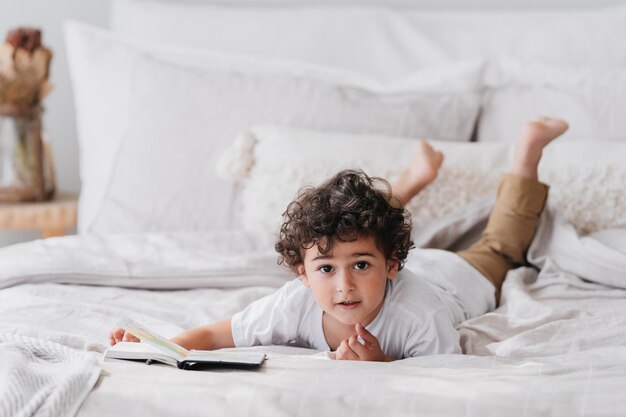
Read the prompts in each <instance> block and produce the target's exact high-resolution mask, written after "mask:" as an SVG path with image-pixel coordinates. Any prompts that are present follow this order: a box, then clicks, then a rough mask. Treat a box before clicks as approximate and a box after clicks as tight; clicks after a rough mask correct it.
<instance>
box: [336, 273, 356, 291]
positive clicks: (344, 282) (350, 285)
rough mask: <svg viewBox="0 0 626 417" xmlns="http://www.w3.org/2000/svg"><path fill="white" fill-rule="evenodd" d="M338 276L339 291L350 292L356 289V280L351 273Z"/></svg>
mask: <svg viewBox="0 0 626 417" xmlns="http://www.w3.org/2000/svg"><path fill="white" fill-rule="evenodd" d="M337 275H338V276H337V291H339V292H349V291H352V290H353V289H354V280H353V279H352V274H351V273H350V271H341V272H340V273H339V274H337Z"/></svg>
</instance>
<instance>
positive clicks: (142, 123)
mask: <svg viewBox="0 0 626 417" xmlns="http://www.w3.org/2000/svg"><path fill="white" fill-rule="evenodd" d="M103 38H104V36H103ZM103 42H104V43H106V42H108V43H111V44H113V45H114V46H115V48H119V47H120V45H123V44H124V41H123V40H121V39H118V38H115V37H110V36H109V37H106V39H105V40H103ZM103 51H104V52H106V50H104V49H103ZM197 53H198V54H200V55H202V56H204V55H203V54H202V53H200V52H198V51H197ZM130 54H131V55H133V54H134V55H133V59H132V71H131V75H130V81H127V83H128V85H129V86H130V87H129V93H128V100H129V103H130V104H125V106H128V107H127V109H128V110H127V111H128V116H126V119H127V123H126V125H125V128H124V129H121V130H120V132H119V133H120V134H121V136H122V138H121V139H120V138H118V139H117V140H116V141H117V142H118V143H119V146H118V147H117V149H116V153H115V155H114V160H113V162H114V165H113V166H112V167H111V169H110V171H109V175H108V181H107V182H106V183H105V184H104V186H103V187H102V188H100V190H102V199H101V200H100V201H99V203H98V204H94V206H93V208H92V210H93V209H94V208H97V210H94V214H93V215H92V216H91V217H90V222H89V223H88V224H81V231H89V232H94V233H99V234H107V233H120V232H142V231H163V230H215V229H226V228H231V227H233V226H237V225H236V224H233V223H232V222H231V218H230V214H231V212H232V201H233V199H234V198H235V197H236V195H235V192H234V191H235V190H234V189H233V187H232V184H230V183H229V182H226V181H223V180H220V179H219V178H218V177H217V175H216V174H215V167H214V165H215V161H216V159H217V157H218V156H219V154H220V153H221V151H223V150H224V149H225V148H226V147H227V146H228V145H229V144H231V143H232V141H233V140H234V138H235V137H236V136H237V134H238V133H239V132H241V131H244V130H246V129H248V128H249V127H250V126H252V125H255V124H259V123H276V124H281V125H287V126H298V127H304V128H314V129H322V130H338V131H345V132H354V133H362V132H372V133H379V134H388V135H396V136H409V137H425V136H429V137H438V138H443V139H451V140H464V141H467V140H469V139H470V136H471V133H472V130H473V128H474V124H475V120H476V117H477V114H478V109H479V103H480V98H479V94H480V93H479V84H480V80H481V78H482V75H481V74H482V63H481V62H478V61H472V62H465V63H459V64H458V65H456V66H447V67H446V68H430V69H425V70H422V71H418V72H416V73H414V74H412V75H411V76H409V77H407V78H405V79H402V80H397V81H396V82H394V83H387V84H383V83H380V82H378V81H375V80H373V79H371V78H370V77H366V76H362V75H358V74H354V73H351V72H347V71H340V70H335V69H330V68H324V67H320V66H311V65H304V64H299V63H287V62H281V61H268V60H260V59H250V58H245V57H241V56H237V57H235V56H227V55H223V54H207V55H206V56H204V59H203V60H202V62H197V63H196V64H193V65H191V64H187V63H184V64H175V63H172V62H171V59H168V60H164V59H160V58H158V57H156V56H155V55H154V54H146V53H145V52H143V51H142V50H139V49H137V48H136V47H135V48H134V49H132V48H131V52H130ZM120 65H128V64H127V63H124V62H122V63H120ZM123 98H125V97H123ZM111 105H114V103H111ZM85 169H86V170H87V171H88V170H89V169H90V167H89V166H87V167H86V168H85ZM82 208H83V207H81V209H82Z"/></svg>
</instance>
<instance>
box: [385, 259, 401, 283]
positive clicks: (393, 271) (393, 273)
mask: <svg viewBox="0 0 626 417" xmlns="http://www.w3.org/2000/svg"><path fill="white" fill-rule="evenodd" d="M399 269H400V264H399V263H398V261H397V260H395V259H388V260H387V279H396V277H397V276H398V270H399Z"/></svg>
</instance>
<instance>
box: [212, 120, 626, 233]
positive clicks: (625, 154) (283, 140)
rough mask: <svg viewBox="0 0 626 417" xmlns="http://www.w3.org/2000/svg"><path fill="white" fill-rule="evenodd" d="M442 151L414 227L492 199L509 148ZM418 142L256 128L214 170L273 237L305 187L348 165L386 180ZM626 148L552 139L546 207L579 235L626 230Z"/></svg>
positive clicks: (451, 146) (471, 146)
mask: <svg viewBox="0 0 626 417" xmlns="http://www.w3.org/2000/svg"><path fill="white" fill-rule="evenodd" d="M430 142H431V143H432V144H433V146H434V147H435V148H437V149H440V150H442V151H443V152H444V153H445V156H446V157H445V162H444V165H443V168H442V170H441V173H440V175H439V177H438V178H437V180H436V181H435V182H434V183H433V184H431V185H430V186H429V187H428V188H427V189H425V190H424V191H423V192H422V193H420V194H419V195H418V196H417V197H416V198H415V199H413V201H411V202H410V203H409V204H408V205H407V208H408V209H409V210H410V211H411V212H412V213H413V216H414V225H415V227H416V228H419V227H420V226H424V225H426V224H428V222H430V221H433V220H435V219H439V218H442V217H443V216H445V215H447V214H450V213H452V212H454V211H457V210H459V209H463V208H465V207H467V206H468V205H470V204H472V203H474V202H476V201H478V200H481V199H483V198H484V197H489V196H494V195H495V191H496V186H497V182H498V178H499V176H500V173H502V172H504V171H507V170H508V168H509V166H510V160H511V158H512V154H513V145H510V144H501V143H451V142H444V141H436V140H431V141H430ZM415 143H416V139H407V138H397V137H388V136H380V135H354V134H344V133H328V132H319V131H311V130H299V129H287V128H281V127H271V126H268V127H257V128H254V129H252V130H250V131H248V132H246V133H244V134H242V135H241V136H240V137H239V138H238V140H237V141H236V145H234V146H233V147H231V148H230V149H229V150H228V151H227V152H226V153H225V154H223V155H222V158H221V160H220V164H219V165H218V170H219V171H220V172H221V174H222V175H223V176H225V177H227V178H230V179H231V180H233V181H235V182H238V183H239V185H240V187H239V188H240V194H239V201H238V203H237V204H236V210H237V213H236V214H237V216H238V219H239V223H240V224H241V225H242V226H243V227H245V228H248V229H252V230H257V231H261V232H262V233H264V234H266V235H267V236H275V235H276V233H277V231H278V228H279V226H280V222H281V214H282V212H283V211H284V210H285V208H286V207H287V205H288V203H289V202H290V201H291V200H292V199H293V197H294V196H295V195H296V193H297V191H298V189H299V188H301V187H302V186H305V185H316V184H319V183H321V182H322V181H323V180H324V179H326V178H328V177H330V176H331V175H333V174H334V173H336V172H337V171H339V170H341V169H345V168H359V169H363V170H364V171H365V172H367V173H368V174H369V175H371V176H380V177H383V178H386V179H389V180H393V178H394V177H395V176H396V175H397V174H398V173H399V172H400V171H401V170H402V169H403V168H404V167H405V166H407V164H408V162H409V160H410V157H411V153H412V150H413V147H414V145H415ZM625 160H626V144H617V143H603V144H601V146H599V145H592V144H589V143H581V142H567V141H563V142H559V141H557V142H554V143H553V144H551V145H550V146H549V147H548V148H547V149H546V151H545V152H544V159H543V161H542V164H541V167H540V178H541V179H542V180H543V181H544V182H546V183H548V184H550V186H551V190H550V197H549V204H550V205H551V206H553V207H554V208H555V209H556V210H559V211H560V212H561V213H562V214H563V216H564V217H565V219H566V220H568V221H569V222H571V223H573V224H574V226H575V227H576V228H577V230H579V231H580V232H582V233H589V232H593V231H597V230H601V229H606V228H611V227H626V187H625V186H624V184H626V165H625V164H624V162H623V161H625Z"/></svg>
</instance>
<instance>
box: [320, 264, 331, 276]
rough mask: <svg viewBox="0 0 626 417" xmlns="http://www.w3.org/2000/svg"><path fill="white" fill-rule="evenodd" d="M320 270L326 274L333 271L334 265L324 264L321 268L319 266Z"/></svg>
mask: <svg viewBox="0 0 626 417" xmlns="http://www.w3.org/2000/svg"><path fill="white" fill-rule="evenodd" d="M317 269H318V270H320V271H322V272H323V273H325V274H328V273H330V272H332V270H333V267H332V266H330V265H322V266H320V267H319V268H317Z"/></svg>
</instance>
